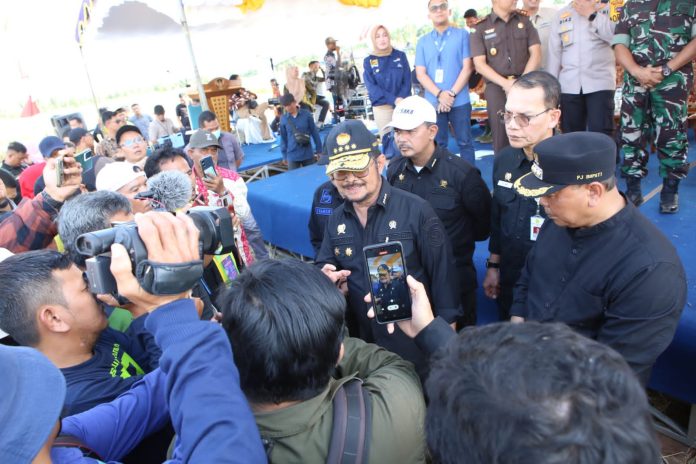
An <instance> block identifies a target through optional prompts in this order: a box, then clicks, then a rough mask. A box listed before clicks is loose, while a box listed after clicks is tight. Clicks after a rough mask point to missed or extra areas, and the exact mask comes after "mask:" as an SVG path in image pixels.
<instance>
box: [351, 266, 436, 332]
mask: <svg viewBox="0 0 696 464" xmlns="http://www.w3.org/2000/svg"><path fill="white" fill-rule="evenodd" d="M406 283H407V284H408V287H409V290H410V292H411V301H412V302H413V304H412V305H411V312H412V314H411V319H408V320H405V321H399V322H396V323H394V322H390V323H388V324H387V332H388V333H390V334H392V333H394V324H396V325H398V326H399V329H401V331H402V332H403V333H405V334H406V335H407V336H409V337H411V338H416V336H417V335H418V334H419V333H420V332H421V331H422V330H423V329H424V328H426V327H427V326H428V325H429V324H430V323H431V322H433V320H434V319H435V316H434V315H433V310H432V308H431V307H430V300H429V299H428V292H426V291H425V286H424V285H423V284H422V283H420V282H418V281H417V280H416V279H414V278H413V276H407V277H406ZM365 303H367V304H368V305H369V304H371V303H372V295H371V294H369V293H368V294H367V295H365ZM367 317H368V318H370V319H374V317H375V311H374V308H373V307H370V309H369V310H368V311H367Z"/></svg>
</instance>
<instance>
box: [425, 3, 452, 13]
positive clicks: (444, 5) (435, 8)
mask: <svg viewBox="0 0 696 464" xmlns="http://www.w3.org/2000/svg"><path fill="white" fill-rule="evenodd" d="M448 7H449V5H448V4H447V2H445V3H440V4H437V5H430V6H429V7H428V9H429V10H430V12H431V13H435V12H436V11H438V10H440V11H446V10H447V8H448Z"/></svg>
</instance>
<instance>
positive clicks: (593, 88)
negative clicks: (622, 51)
mask: <svg viewBox="0 0 696 464" xmlns="http://www.w3.org/2000/svg"><path fill="white" fill-rule="evenodd" d="M615 27H616V24H615V23H613V22H612V21H611V20H610V19H609V14H608V8H604V9H602V10H600V11H598V12H597V16H596V17H595V19H594V20H593V21H590V20H589V19H588V18H585V17H584V16H581V15H579V14H578V12H577V11H575V8H573V7H572V4H571V5H567V6H565V7H563V8H561V9H560V10H559V11H558V13H557V14H556V16H555V18H554V20H553V21H552V23H551V34H550V36H549V48H548V61H547V68H546V71H548V72H549V73H550V74H551V75H553V76H555V77H556V78H557V79H558V80H559V82H560V83H561V92H562V93H567V94H572V95H578V94H580V91H581V90H582V93H583V94H586V93H592V92H599V91H601V90H615V89H616V62H615V59H614V51H613V50H612V48H611V41H612V39H613V38H614V28H615Z"/></svg>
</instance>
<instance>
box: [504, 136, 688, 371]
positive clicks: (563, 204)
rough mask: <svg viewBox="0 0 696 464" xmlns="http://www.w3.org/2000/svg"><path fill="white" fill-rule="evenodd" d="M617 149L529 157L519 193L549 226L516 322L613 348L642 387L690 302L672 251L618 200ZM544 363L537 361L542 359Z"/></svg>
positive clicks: (573, 140) (528, 267)
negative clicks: (559, 328)
mask: <svg viewBox="0 0 696 464" xmlns="http://www.w3.org/2000/svg"><path fill="white" fill-rule="evenodd" d="M615 167H616V143H615V142H614V140H613V139H612V138H611V137H608V136H606V135H604V134H599V133H596V132H571V133H570V134H563V135H557V136H554V137H551V138H549V139H546V140H544V141H542V142H540V143H539V144H537V145H536V146H535V147H534V164H533V165H532V172H531V173H529V174H527V175H525V176H523V177H521V178H519V179H518V180H516V181H515V188H516V189H517V192H518V193H519V194H521V195H523V196H528V197H532V198H540V203H541V206H543V207H544V210H546V214H547V215H548V217H549V220H547V221H546V222H545V223H544V225H543V226H542V228H541V232H540V233H539V238H538V240H537V243H536V245H535V246H534V248H532V250H531V251H530V252H529V255H528V256H527V261H526V263H525V266H524V269H523V270H522V275H521V276H520V279H519V280H518V281H517V284H516V285H515V292H514V302H513V305H512V308H511V310H510V313H511V314H512V315H513V318H512V319H513V321H523V320H533V321H539V322H563V323H565V324H567V325H569V326H570V327H571V328H573V329H574V330H576V331H577V332H579V333H581V334H583V335H585V336H587V337H589V338H592V339H595V340H597V341H599V342H601V343H604V344H606V345H609V346H610V347H612V348H614V349H615V350H616V351H618V352H619V353H620V354H621V355H622V356H623V357H624V358H625V359H626V361H627V362H628V364H629V365H630V366H631V367H632V368H633V370H634V371H635V373H636V375H637V376H638V378H639V379H640V380H641V382H642V383H643V385H645V384H647V382H648V379H649V378H650V370H651V368H652V365H653V364H654V363H655V360H656V359H657V357H658V356H659V355H660V353H662V352H663V351H664V350H665V349H666V348H667V346H668V345H669V344H670V342H671V341H672V338H673V337H674V332H675V331H676V329H677V324H678V323H679V317H680V316H681V312H682V310H683V309H684V304H685V302H686V275H685V272H684V267H683V266H682V263H681V260H680V259H679V256H678V255H677V252H676V250H675V249H674V246H673V245H672V244H671V243H670V241H669V240H668V239H667V237H665V236H664V235H663V234H662V232H660V230H659V229H658V228H657V227H656V226H655V225H654V224H653V223H652V222H651V221H650V220H648V219H647V218H646V217H645V216H643V215H642V214H641V213H640V211H638V209H636V207H635V206H633V204H632V203H631V202H630V201H627V200H626V198H625V197H624V196H623V195H622V194H621V192H619V191H618V188H617V186H616V178H615V177H614V171H615ZM542 356H543V355H542Z"/></svg>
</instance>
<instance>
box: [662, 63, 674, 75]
mask: <svg viewBox="0 0 696 464" xmlns="http://www.w3.org/2000/svg"><path fill="white" fill-rule="evenodd" d="M670 74H672V68H670V67H669V66H667V65H666V64H663V65H662V75H663V76H665V77H669V76H670Z"/></svg>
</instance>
